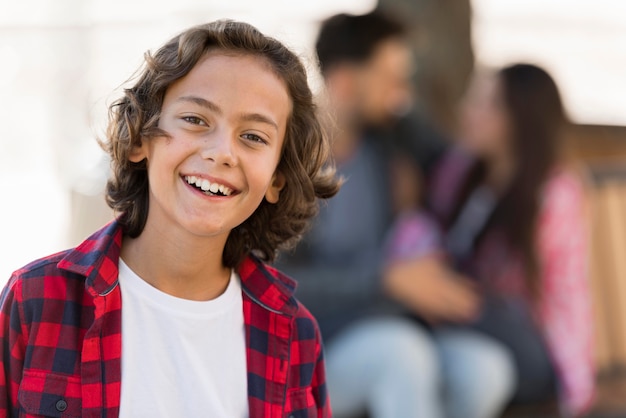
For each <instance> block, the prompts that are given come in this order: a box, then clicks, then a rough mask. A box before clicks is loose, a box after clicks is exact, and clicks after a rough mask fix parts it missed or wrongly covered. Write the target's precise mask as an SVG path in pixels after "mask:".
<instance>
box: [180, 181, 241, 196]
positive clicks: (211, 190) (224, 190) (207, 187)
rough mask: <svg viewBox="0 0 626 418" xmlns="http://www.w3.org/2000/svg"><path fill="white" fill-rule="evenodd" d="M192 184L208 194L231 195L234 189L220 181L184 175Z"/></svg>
mask: <svg viewBox="0 0 626 418" xmlns="http://www.w3.org/2000/svg"><path fill="white" fill-rule="evenodd" d="M184 179H185V181H186V182H187V184H189V185H190V186H193V187H195V188H196V189H198V190H200V191H201V192H202V193H204V194H205V195H207V196H230V195H232V194H233V192H234V190H233V189H231V188H229V187H227V186H224V185H223V184H219V183H212V182H210V181H209V180H207V179H203V178H200V177H196V176H184Z"/></svg>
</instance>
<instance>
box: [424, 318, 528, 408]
mask: <svg viewBox="0 0 626 418" xmlns="http://www.w3.org/2000/svg"><path fill="white" fill-rule="evenodd" d="M434 338H435V341H436V344H437V347H438V350H439V354H440V356H441V367H442V374H443V379H444V393H445V399H446V409H447V412H448V417H449V418H495V417H498V416H499V414H500V413H501V412H502V410H503V409H504V408H505V406H506V405H507V404H508V402H509V401H510V399H511V397H512V396H513V392H514V390H515V386H516V372H515V363H514V360H513V357H512V355H511V353H510V352H509V350H508V349H507V348H506V347H505V346H504V345H502V344H500V343H499V342H497V341H496V340H494V339H492V338H490V337H487V336H484V335H482V334H480V333H477V332H475V331H471V330H463V329H457V328H450V329H447V328H446V329H439V330H437V331H435V335H434Z"/></svg>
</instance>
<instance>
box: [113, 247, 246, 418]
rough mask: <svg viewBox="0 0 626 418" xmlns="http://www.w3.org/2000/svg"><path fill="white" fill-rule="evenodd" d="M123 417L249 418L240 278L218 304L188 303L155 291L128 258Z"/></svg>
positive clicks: (123, 283) (122, 274) (123, 276)
mask: <svg viewBox="0 0 626 418" xmlns="http://www.w3.org/2000/svg"><path fill="white" fill-rule="evenodd" d="M119 285H120V288H121V291H122V388H121V406H120V417H122V418H140V417H150V418H158V417H166V418H172V417H189V418H193V417H212V418H222V417H223V418H239V417H241V418H244V417H247V416H248V394H247V367H246V344H245V331H244V321H243V300H242V293H241V283H240V279H239V277H238V276H237V274H236V273H234V272H233V273H232V275H231V277H230V283H229V284H228V287H227V289H226V291H225V292H224V293H223V294H222V295H220V296H219V297H218V298H216V299H214V300H211V301H206V302H198V301H191V300H187V299H180V298H177V297H174V296H171V295H168V294H166V293H164V292H161V291H160V290H158V289H156V288H154V287H152V286H151V285H149V284H148V283H146V282H145V281H144V280H142V279H141V278H140V277H139V276H137V275H136V274H135V273H134V272H133V271H132V270H131V269H130V268H129V267H128V266H127V265H126V264H125V263H124V262H123V261H122V260H121V259H120V262H119Z"/></svg>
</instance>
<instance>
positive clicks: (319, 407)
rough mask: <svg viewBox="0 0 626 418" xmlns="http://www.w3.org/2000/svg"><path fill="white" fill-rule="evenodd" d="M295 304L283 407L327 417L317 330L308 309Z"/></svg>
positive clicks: (295, 413) (294, 412) (299, 413)
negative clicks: (286, 388) (288, 387)
mask: <svg viewBox="0 0 626 418" xmlns="http://www.w3.org/2000/svg"><path fill="white" fill-rule="evenodd" d="M299 308H300V309H299V310H298V315H297V317H296V318H295V335H294V338H293V340H292V344H291V373H290V374H291V378H290V385H289V386H290V389H289V390H288V396H287V404H286V408H285V409H286V410H287V411H291V414H290V415H289V417H294V418H296V417H313V416H316V417H318V418H329V417H331V415H332V414H331V411H330V400H329V397H328V392H327V388H326V371H325V370H326V369H325V366H324V350H323V348H322V342H321V341H322V339H321V335H320V331H319V328H318V326H317V323H316V321H315V319H313V316H311V314H310V313H309V311H308V310H307V309H306V308H304V306H302V305H301V304H299ZM309 360H310V361H309ZM314 414H315V415H314Z"/></svg>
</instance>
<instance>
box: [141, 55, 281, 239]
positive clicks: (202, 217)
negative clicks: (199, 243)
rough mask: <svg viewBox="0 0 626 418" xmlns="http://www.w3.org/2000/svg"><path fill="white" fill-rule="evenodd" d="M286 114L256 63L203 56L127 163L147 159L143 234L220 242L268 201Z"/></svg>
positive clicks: (268, 75) (272, 197) (274, 187)
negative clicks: (155, 131)
mask: <svg viewBox="0 0 626 418" xmlns="http://www.w3.org/2000/svg"><path fill="white" fill-rule="evenodd" d="M290 112H291V100H290V97H289V95H288V93H287V89H286V86H285V84H284V83H283V82H282V80H280V79H279V78H278V77H277V76H276V75H275V74H274V73H273V72H272V71H271V69H270V66H269V63H267V62H265V61H264V59H263V58H260V57H255V56H252V55H235V54H229V55H226V54H225V53H224V52H221V51H212V52H209V53H208V54H207V55H206V56H205V57H204V58H203V59H201V60H200V61H199V62H198V63H197V64H196V66H195V67H194V68H193V69H192V70H191V71H190V72H189V74H187V75H186V76H185V77H183V78H182V79H180V80H178V81H177V82H175V83H174V84H172V85H171V86H170V87H169V88H168V90H167V91H166V93H165V97H164V100H163V106H162V109H161V117H160V120H159V128H161V129H162V130H164V131H165V132H167V133H168V134H169V135H170V137H169V138H167V137H156V138H151V139H144V140H143V141H142V145H141V146H140V147H138V148H136V149H135V150H134V152H133V153H132V155H131V160H132V161H135V162H138V161H141V160H143V159H146V160H147V167H148V179H149V184H150V187H149V189H150V192H149V193H150V206H149V207H150V210H149V213H148V221H147V224H146V228H150V227H156V228H158V229H159V230H160V231H161V232H163V233H167V234H171V233H174V234H178V232H181V231H184V232H185V233H188V234H192V235H195V236H199V237H215V236H219V237H221V238H223V239H224V242H225V240H226V238H227V237H228V234H229V233H230V231H231V230H232V229H233V228H235V227H236V226H238V225H240V224H241V223H243V222H244V221H245V220H246V219H247V218H248V217H250V215H252V213H253V212H254V211H255V210H256V209H257V208H258V206H259V204H260V203H261V201H262V200H263V199H264V198H265V199H266V200H268V201H269V202H270V203H276V202H277V201H278V198H279V192H280V190H281V189H282V187H283V186H284V177H283V176H282V175H281V174H280V173H277V172H276V167H277V165H278V162H279V160H280V157H281V149H282V145H283V140H284V137H285V131H286V127H287V119H288V117H289V114H290Z"/></svg>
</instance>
